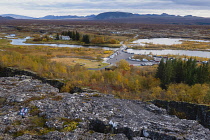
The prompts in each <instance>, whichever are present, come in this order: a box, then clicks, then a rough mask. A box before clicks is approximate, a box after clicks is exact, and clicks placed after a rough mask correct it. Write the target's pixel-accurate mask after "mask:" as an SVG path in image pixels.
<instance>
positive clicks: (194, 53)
mask: <svg viewBox="0 0 210 140" xmlns="http://www.w3.org/2000/svg"><path fill="white" fill-rule="evenodd" d="M29 38H30V37H26V38H24V39H11V40H12V42H11V44H12V45H39V46H40V45H42V46H43V45H44V46H54V47H74V48H80V47H88V48H102V49H105V50H114V51H115V50H118V49H119V48H109V47H98V46H82V45H69V44H30V43H24V42H25V41H26V40H27V39H29ZM157 40H158V41H160V40H161V39H155V41H157ZM163 40H164V43H165V42H169V40H171V39H169V40H168V39H166V38H164V39H163ZM163 40H162V41H163ZM166 40H167V41H166ZM172 40H173V42H172V43H175V42H176V43H180V42H179V41H178V39H172ZM179 40H180V39H179ZM182 40H183V39H182ZM140 41H141V40H137V41H136V43H137V42H140ZM142 41H143V42H145V41H146V40H145V39H144V40H142ZM149 41H152V40H151V39H149ZM192 41H194V40H192ZM196 41H198V40H196ZM200 41H202V40H200ZM127 52H129V53H134V54H149V53H152V54H153V55H167V54H174V55H176V54H178V55H187V56H198V57H204V58H210V52H208V51H190V50H134V49H127Z"/></svg>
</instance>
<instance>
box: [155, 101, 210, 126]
mask: <svg viewBox="0 0 210 140" xmlns="http://www.w3.org/2000/svg"><path fill="white" fill-rule="evenodd" d="M152 103H153V104H155V105H156V106H158V107H162V108H164V109H166V111H167V113H169V114H171V115H176V116H178V117H179V118H183V119H188V120H197V121H198V122H199V123H200V124H202V125H203V126H204V127H206V128H209V129H210V106H206V105H198V104H192V103H186V102H175V101H162V100H154V101H152Z"/></svg>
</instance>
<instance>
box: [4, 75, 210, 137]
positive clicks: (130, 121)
mask: <svg viewBox="0 0 210 140" xmlns="http://www.w3.org/2000/svg"><path fill="white" fill-rule="evenodd" d="M24 107H26V108H28V110H29V111H28V112H27V113H26V115H25V116H23V117H22V116H20V115H19V112H20V109H21V108H24ZM69 120H71V121H69ZM31 122H33V123H31ZM67 122H68V123H67ZM70 122H72V123H73V122H74V123H75V122H76V125H75V126H76V127H75V128H74V127H73V126H72V128H71V129H70V126H71V125H70V124H71V123H70ZM0 125H1V127H0V139H2V140H4V139H5V140H10V139H11V140H12V139H17V140H39V139H45V140H102V139H103V140H149V139H153V140H201V139H202V140H209V138H210V130H209V129H207V128H204V127H203V126H202V125H200V124H199V123H198V122H197V121H194V120H186V119H179V118H177V117H176V116H171V115H168V114H167V113H166V110H165V109H161V108H158V107H157V106H155V105H154V104H150V103H145V102H141V101H136V100H124V99H117V98H115V97H114V96H113V95H107V94H101V93H98V92H97V91H91V90H84V91H83V92H82V93H74V94H70V93H59V90H58V89H57V88H54V87H52V86H50V85H49V84H43V83H42V82H41V81H39V80H34V79H32V78H31V77H28V76H15V77H1V78H0ZM68 128H69V129H68ZM32 130H33V131H32ZM44 130H45V132H43V131H44ZM64 130H65V131H64ZM68 130H69V131H68ZM70 130H71V131H70ZM38 132H39V133H38Z"/></svg>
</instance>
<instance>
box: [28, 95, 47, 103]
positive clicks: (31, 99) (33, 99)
mask: <svg viewBox="0 0 210 140" xmlns="http://www.w3.org/2000/svg"><path fill="white" fill-rule="evenodd" d="M45 97H46V96H33V97H31V98H29V99H27V100H26V101H24V103H25V104H27V103H29V102H31V101H35V100H42V99H44V98H45Z"/></svg>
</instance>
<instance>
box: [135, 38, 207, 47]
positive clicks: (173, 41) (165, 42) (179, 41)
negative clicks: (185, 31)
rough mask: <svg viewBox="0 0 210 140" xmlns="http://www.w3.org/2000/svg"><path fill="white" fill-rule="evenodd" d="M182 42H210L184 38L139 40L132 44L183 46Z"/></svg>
mask: <svg viewBox="0 0 210 140" xmlns="http://www.w3.org/2000/svg"><path fill="white" fill-rule="evenodd" d="M182 41H197V42H210V41H207V40H192V39H183V38H152V39H138V40H135V41H133V42H132V43H135V44H138V45H141V46H145V45H146V43H152V44H162V45H175V44H182Z"/></svg>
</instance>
